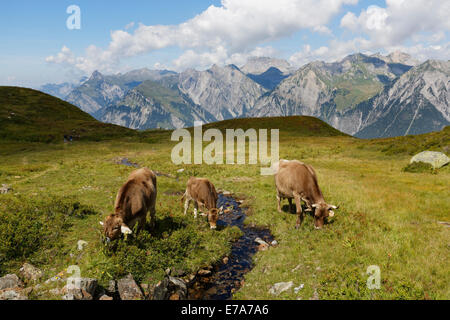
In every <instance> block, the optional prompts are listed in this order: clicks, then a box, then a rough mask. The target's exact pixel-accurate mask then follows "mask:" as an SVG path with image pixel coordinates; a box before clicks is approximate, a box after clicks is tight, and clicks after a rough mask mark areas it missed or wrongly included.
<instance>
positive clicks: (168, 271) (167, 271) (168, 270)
mask: <svg viewBox="0 0 450 320" xmlns="http://www.w3.org/2000/svg"><path fill="white" fill-rule="evenodd" d="M171 271H172V270H170V268H167V269H166V271H165V273H166V275H167V276H170V272H171Z"/></svg>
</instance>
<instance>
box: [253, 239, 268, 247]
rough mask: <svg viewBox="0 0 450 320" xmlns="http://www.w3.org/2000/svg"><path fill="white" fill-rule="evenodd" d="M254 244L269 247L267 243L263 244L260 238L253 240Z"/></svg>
mask: <svg viewBox="0 0 450 320" xmlns="http://www.w3.org/2000/svg"><path fill="white" fill-rule="evenodd" d="M255 242H256V243H259V244H262V245H263V246H269V244H268V243H267V242H265V241H264V240H263V239H261V238H256V239H255Z"/></svg>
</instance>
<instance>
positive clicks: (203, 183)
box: [181, 177, 222, 229]
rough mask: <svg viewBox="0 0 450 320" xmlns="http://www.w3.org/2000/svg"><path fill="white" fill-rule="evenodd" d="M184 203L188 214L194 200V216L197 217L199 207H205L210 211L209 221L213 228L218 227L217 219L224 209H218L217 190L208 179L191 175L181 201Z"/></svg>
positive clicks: (208, 213) (208, 214)
mask: <svg viewBox="0 0 450 320" xmlns="http://www.w3.org/2000/svg"><path fill="white" fill-rule="evenodd" d="M185 199H186V201H185V203H184V214H185V215H186V213H187V210H188V208H189V204H190V203H191V201H194V217H195V218H197V211H198V207H199V205H200V206H203V207H205V208H206V209H207V210H208V212H207V214H206V215H207V216H208V222H209V226H210V228H211V229H216V227H217V219H218V217H219V213H220V211H221V210H222V208H221V209H217V192H216V189H215V188H214V185H213V184H212V183H211V181H209V180H208V179H204V178H195V177H191V178H190V179H189V180H188V182H187V187H186V192H185V193H184V195H183V197H182V198H181V201H182V202H183V201H184V200H185Z"/></svg>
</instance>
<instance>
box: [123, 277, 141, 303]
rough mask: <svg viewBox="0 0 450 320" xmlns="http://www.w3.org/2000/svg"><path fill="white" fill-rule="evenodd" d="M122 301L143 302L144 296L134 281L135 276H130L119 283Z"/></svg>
mask: <svg viewBox="0 0 450 320" xmlns="http://www.w3.org/2000/svg"><path fill="white" fill-rule="evenodd" d="M117 288H118V290H119V295H120V299H122V300H143V299H144V295H143V294H142V292H141V289H140V288H139V286H138V285H137V284H136V281H134V279H133V276H132V275H131V274H129V275H128V276H126V277H125V278H123V279H120V280H119V281H117Z"/></svg>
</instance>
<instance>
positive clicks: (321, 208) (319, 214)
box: [312, 202, 339, 229]
mask: <svg viewBox="0 0 450 320" xmlns="http://www.w3.org/2000/svg"><path fill="white" fill-rule="evenodd" d="M312 207H313V208H314V228H316V229H321V228H322V227H323V224H324V223H325V219H326V218H328V217H333V216H334V211H333V210H336V209H339V207H336V206H333V205H331V204H327V203H325V202H322V203H315V204H313V205H312Z"/></svg>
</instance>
